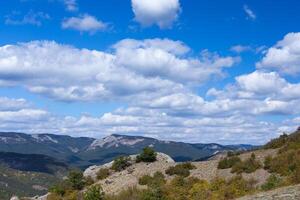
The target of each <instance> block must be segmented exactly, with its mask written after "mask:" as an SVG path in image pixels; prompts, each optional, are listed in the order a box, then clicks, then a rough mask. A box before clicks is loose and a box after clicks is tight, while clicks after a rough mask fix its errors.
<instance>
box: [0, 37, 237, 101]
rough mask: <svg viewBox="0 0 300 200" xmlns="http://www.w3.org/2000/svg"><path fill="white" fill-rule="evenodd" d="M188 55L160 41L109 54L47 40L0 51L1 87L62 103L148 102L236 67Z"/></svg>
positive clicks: (126, 45) (124, 45)
mask: <svg viewBox="0 0 300 200" xmlns="http://www.w3.org/2000/svg"><path fill="white" fill-rule="evenodd" d="M188 51H189V48H188V47H187V46H185V45H184V44H183V43H182V42H179V41H171V40H159V39H154V40H145V41H137V40H124V41H121V42H119V43H117V44H116V45H114V47H113V51H112V52H111V53H107V52H102V51H96V50H88V49H77V48H74V47H71V46H66V45H60V44H57V43H55V42H49V41H36V42H30V43H23V44H18V45H6V46H2V47H0V52H1V53H0V79H1V82H0V83H1V85H10V86H14V85H20V86H23V87H25V88H26V89H28V90H29V91H31V92H33V93H38V94H43V95H45V96H48V97H51V98H55V99H59V100H65V101H89V100H116V99H118V98H122V99H126V98H130V99H136V97H137V96H139V99H147V98H151V97H158V96H161V95H167V94H171V93H175V92H180V91H186V90H188V89H187V88H185V86H184V85H183V84H186V83H197V84H199V83H203V81H204V80H207V79H208V78H210V77H211V76H214V75H220V74H222V71H223V68H224V67H230V66H232V65H233V64H234V63H235V59H234V58H232V57H220V56H211V57H207V56H204V57H203V56H202V57H201V58H197V57H195V58H192V57H187V56H186V54H187V52H188ZM131 57H132V58H135V59H131ZM149 57H151V58H152V59H151V60H149ZM137 66H138V67H139V68H140V69H139V68H136V67H137ZM36 74H39V76H36Z"/></svg>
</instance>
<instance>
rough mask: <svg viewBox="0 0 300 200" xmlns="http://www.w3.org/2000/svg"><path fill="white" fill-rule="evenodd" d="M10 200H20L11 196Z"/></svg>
mask: <svg viewBox="0 0 300 200" xmlns="http://www.w3.org/2000/svg"><path fill="white" fill-rule="evenodd" d="M10 200H20V199H19V197H17V196H13V197H12V198H10Z"/></svg>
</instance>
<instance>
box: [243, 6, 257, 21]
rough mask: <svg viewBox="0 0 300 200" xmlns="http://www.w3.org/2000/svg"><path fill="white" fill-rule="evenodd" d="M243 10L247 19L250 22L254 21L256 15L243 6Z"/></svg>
mask: <svg viewBox="0 0 300 200" xmlns="http://www.w3.org/2000/svg"><path fill="white" fill-rule="evenodd" d="M243 8H244V11H245V13H246V14H247V17H248V18H250V19H251V20H255V19H256V14H255V13H254V12H253V10H251V9H250V8H249V7H248V6H247V5H244V7H243Z"/></svg>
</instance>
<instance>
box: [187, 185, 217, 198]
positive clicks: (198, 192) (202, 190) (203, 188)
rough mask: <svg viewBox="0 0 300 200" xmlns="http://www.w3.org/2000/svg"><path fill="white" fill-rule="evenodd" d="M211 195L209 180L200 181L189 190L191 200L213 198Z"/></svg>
mask: <svg viewBox="0 0 300 200" xmlns="http://www.w3.org/2000/svg"><path fill="white" fill-rule="evenodd" d="M211 196H212V192H211V190H210V185H209V183H208V182H207V181H200V182H199V183H196V184H194V185H193V187H192V189H190V190H189V199H191V200H199V199H211Z"/></svg>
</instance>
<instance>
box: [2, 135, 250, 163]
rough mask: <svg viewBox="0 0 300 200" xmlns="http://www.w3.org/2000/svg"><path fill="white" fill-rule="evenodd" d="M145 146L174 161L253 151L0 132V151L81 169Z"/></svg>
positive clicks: (122, 138)
mask: <svg viewBox="0 0 300 200" xmlns="http://www.w3.org/2000/svg"><path fill="white" fill-rule="evenodd" d="M146 146H151V147H153V148H154V149H155V150H156V151H159V152H162V153H165V154H168V155H170V156H171V157H172V158H173V159H174V160H175V161H192V160H201V159H204V158H206V157H210V156H212V155H214V154H217V153H219V152H224V151H228V150H249V149H252V148H253V146H251V145H229V146H226V145H220V144H189V143H183V142H172V141H161V140H157V139H153V138H148V137H141V136H125V135H116V134H114V135H110V136H107V137H105V138H102V139H94V138H87V137H80V138H74V137H70V136H62V135H53V134H39V135H28V134H24V133H11V132H10V133H6V132H2V133H1V132H0V151H3V152H4V151H5V152H15V153H25V154H35V153H38V154H44V155H47V156H51V157H55V158H56V159H59V160H61V161H63V162H66V163H68V164H70V165H71V166H77V167H81V168H86V167H88V166H90V165H95V164H103V163H106V162H109V161H111V160H113V159H114V158H115V157H117V156H120V155H131V154H136V153H139V152H140V151H141V150H142V149H143V148H144V147H146Z"/></svg>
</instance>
